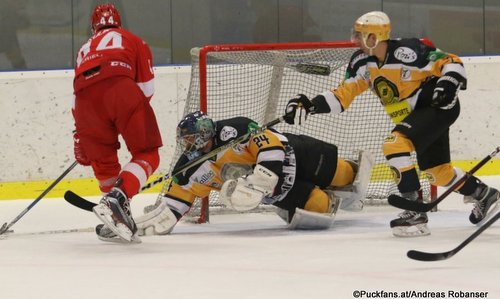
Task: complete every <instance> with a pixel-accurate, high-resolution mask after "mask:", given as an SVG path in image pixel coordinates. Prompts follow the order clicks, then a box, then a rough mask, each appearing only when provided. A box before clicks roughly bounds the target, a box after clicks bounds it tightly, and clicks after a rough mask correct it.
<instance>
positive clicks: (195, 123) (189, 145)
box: [177, 111, 215, 160]
mask: <svg viewBox="0 0 500 299" xmlns="http://www.w3.org/2000/svg"><path fill="white" fill-rule="evenodd" d="M214 136H215V124H214V122H213V121H212V119H210V117H208V116H207V115H206V114H205V113H203V112H201V111H196V112H193V113H189V114H188V115H186V116H185V117H184V119H182V120H181V121H180V122H179V124H178V125H177V143H178V144H179V145H180V146H181V148H182V150H183V153H184V155H186V157H188V159H189V160H193V159H195V158H198V157H199V156H201V155H202V152H201V149H203V148H204V147H205V146H206V145H207V143H208V142H209V141H210V140H212V138H213V137H214Z"/></svg>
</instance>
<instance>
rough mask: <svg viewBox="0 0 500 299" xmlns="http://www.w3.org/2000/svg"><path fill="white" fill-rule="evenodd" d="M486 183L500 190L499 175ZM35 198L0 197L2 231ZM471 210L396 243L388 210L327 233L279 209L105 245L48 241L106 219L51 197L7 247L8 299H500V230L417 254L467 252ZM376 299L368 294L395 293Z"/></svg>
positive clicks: (459, 208) (3, 265)
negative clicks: (290, 223)
mask: <svg viewBox="0 0 500 299" xmlns="http://www.w3.org/2000/svg"><path fill="white" fill-rule="evenodd" d="M484 180H485V181H486V182H488V183H490V184H492V185H495V186H497V187H500V177H484ZM32 201H33V199H30V200H14V201H0V221H1V223H0V224H3V223H4V222H7V223H10V221H11V220H13V219H14V218H15V217H16V216H17V215H18V214H19V213H20V212H21V211H22V210H23V209H25V208H26V207H27V206H28V205H29V204H30V203H31V202H32ZM152 201H154V196H152V195H146V196H139V197H137V198H135V199H134V201H133V204H132V208H133V212H134V213H135V214H136V215H138V214H139V212H140V210H141V209H142V206H144V205H145V204H148V203H151V202H152ZM471 208H472V206H471V205H466V204H464V203H463V202H462V198H461V196H458V195H452V196H450V198H447V199H445V200H444V201H443V203H442V204H441V205H440V207H439V212H437V213H430V214H429V218H430V221H429V227H430V229H431V232H432V234H431V235H430V236H428V237H419V238H396V237H393V236H392V234H391V231H390V229H389V225H388V223H389V221H390V220H391V219H392V218H394V217H395V216H396V215H397V214H398V213H399V212H400V211H399V210H398V209H396V208H393V207H390V206H384V207H366V208H365V210H363V211H362V212H359V213H354V212H343V211H340V212H339V214H338V216H337V220H336V222H335V224H334V226H333V227H332V228H331V229H330V230H327V231H288V230H286V229H285V224H284V222H282V221H281V219H280V218H279V217H278V216H277V215H274V214H249V215H224V216H213V217H212V218H211V223H210V224H202V225H198V224H189V223H180V224H179V225H178V226H177V227H176V228H175V230H174V231H173V233H172V234H171V235H169V236H153V237H143V238H142V240H143V243H142V244H139V245H121V244H109V243H104V242H102V241H99V240H98V239H97V238H96V236H95V235H94V233H93V232H69V233H53V232H52V233H45V234H44V233H43V232H50V231H55V230H67V229H84V228H88V229H91V228H93V227H94V226H95V225H96V224H98V220H97V218H96V217H95V216H94V215H93V214H92V213H89V212H86V211H83V210H79V209H77V208H75V207H72V206H70V205H69V204H67V203H66V202H65V201H64V200H62V199H44V200H42V201H40V202H39V203H38V204H37V205H36V206H34V207H33V208H32V209H31V210H30V211H29V212H28V213H27V214H26V215H25V216H24V217H23V218H21V219H20V220H19V221H18V222H17V223H16V224H14V225H13V226H12V229H14V233H13V234H10V235H8V236H7V238H5V239H3V240H0V298H2V299H10V298H37V299H40V298H65V299H70V298H106V299H110V298H169V299H174V298H175V299H178V298H197V297H199V298H234V299H236V298H237V299H243V298H271V299H275V298H286V299H292V298H304V299H306V298H322V299H323V298H325V299H326V298H332V299H333V298H338V299H342V298H354V296H353V292H354V291H357V290H360V291H367V292H376V291H385V292H399V291H418V292H423V291H431V292H444V293H445V297H444V298H453V297H451V296H449V294H448V291H454V292H460V291H462V292H472V291H474V292H488V294H487V297H483V298H490V299H491V298H493V299H495V298H500V284H499V283H498V281H499V277H500V252H499V246H498V245H499V243H500V229H499V224H494V225H493V226H492V227H491V228H489V229H488V230H486V231H485V232H484V233H483V234H481V235H480V236H479V237H478V238H477V239H476V240H474V241H473V242H472V243H470V244H469V245H468V246H466V247H465V248H464V249H463V250H462V251H460V252H459V253H458V254H457V255H455V256H454V257H452V258H451V259H449V260H445V261H439V262H419V261H414V260H410V259H408V258H407V257H406V252H407V251H408V250H410V249H417V250H422V251H427V252H441V251H448V250H450V249H452V248H454V247H456V246H457V245H458V244H459V243H460V242H462V241H463V240H464V239H465V238H467V237H468V236H469V235H470V234H472V233H473V232H474V231H475V230H476V229H477V228H476V227H475V226H473V225H471V224H470V223H469V222H468V217H469V213H470V210H471ZM379 294H381V295H382V293H379ZM375 295H376V294H375ZM375 295H373V294H372V297H368V295H365V296H364V297H361V298H390V297H375ZM412 298H431V297H412ZM463 298H464V297H463Z"/></svg>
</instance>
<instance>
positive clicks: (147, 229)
mask: <svg viewBox="0 0 500 299" xmlns="http://www.w3.org/2000/svg"><path fill="white" fill-rule="evenodd" d="M135 223H136V225H137V229H138V232H139V235H140V236H144V235H146V236H147V235H167V234H169V233H170V232H171V231H172V229H173V228H174V226H175V224H176V223H177V217H175V215H174V213H173V212H172V210H170V208H169V207H168V205H167V202H166V200H162V201H161V203H160V204H159V205H158V206H157V207H156V208H155V209H154V210H152V211H150V212H149V213H146V214H144V215H141V216H139V217H137V218H136V219H135Z"/></svg>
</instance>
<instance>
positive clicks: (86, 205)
mask: <svg viewBox="0 0 500 299" xmlns="http://www.w3.org/2000/svg"><path fill="white" fill-rule="evenodd" d="M284 119H285V115H283V116H280V117H278V118H276V119H274V120H272V121H270V122H268V123H266V124H264V125H262V126H260V127H258V128H255V129H250V130H249V132H248V133H246V134H244V135H242V136H240V137H238V138H236V139H234V140H233V141H231V142H229V143H227V144H225V145H223V146H220V147H218V148H216V149H214V150H212V151H210V152H208V153H206V154H205V155H203V156H201V157H200V158H199V159H196V160H192V161H190V162H188V163H186V164H185V165H184V166H182V167H179V168H178V169H174V170H173V171H172V173H173V174H172V175H170V174H166V175H164V176H162V177H160V178H158V179H156V180H154V181H152V182H150V183H148V184H146V185H144V186H142V188H141V189H140V190H139V192H142V191H144V190H146V189H149V188H151V187H153V186H154V185H156V184H159V183H161V182H163V181H165V180H167V179H169V178H170V177H172V176H175V175H177V174H179V173H182V172H184V171H186V170H188V169H190V168H191V167H193V166H196V165H199V164H201V163H203V162H205V161H207V160H208V159H210V158H212V157H215V156H216V155H218V154H219V153H221V152H223V151H225V150H226V149H228V148H231V147H233V146H235V145H237V144H238V143H241V142H244V141H245V140H247V139H248V138H250V136H251V135H254V134H258V133H260V132H262V131H264V130H266V129H267V128H270V127H272V126H274V125H276V124H279V123H281V122H283V120H284ZM64 199H65V200H66V201H67V202H69V203H70V204H72V205H74V206H75V207H78V208H80V209H83V210H86V211H90V212H92V209H93V208H94V207H95V206H96V205H97V204H96V203H93V202H91V201H88V200H86V199H85V198H83V197H81V196H79V195H78V194H76V193H74V192H73V191H71V190H68V191H66V192H65V193H64Z"/></svg>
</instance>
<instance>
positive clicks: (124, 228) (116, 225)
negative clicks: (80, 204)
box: [93, 187, 140, 243]
mask: <svg viewBox="0 0 500 299" xmlns="http://www.w3.org/2000/svg"><path fill="white" fill-rule="evenodd" d="M93 211H94V214H96V216H97V217H98V218H99V219H101V221H102V222H104V224H105V227H102V228H100V229H97V228H96V233H97V234H98V236H99V239H101V240H105V241H108V240H107V239H109V238H114V237H113V236H112V234H111V233H110V232H109V231H108V230H107V229H105V228H108V229H109V230H111V231H112V232H113V233H114V234H115V235H116V236H118V237H119V238H121V239H123V240H124V241H127V242H133V243H140V239H139V237H138V235H137V226H136V224H135V221H134V219H133V218H132V214H131V212H130V204H129V200H128V198H127V196H126V195H125V193H124V192H123V191H122V190H121V189H120V188H116V187H115V188H113V189H112V190H111V192H109V193H108V194H107V195H106V196H104V197H103V198H102V199H101V201H100V202H99V204H98V205H97V206H95V207H94V208H93Z"/></svg>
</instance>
